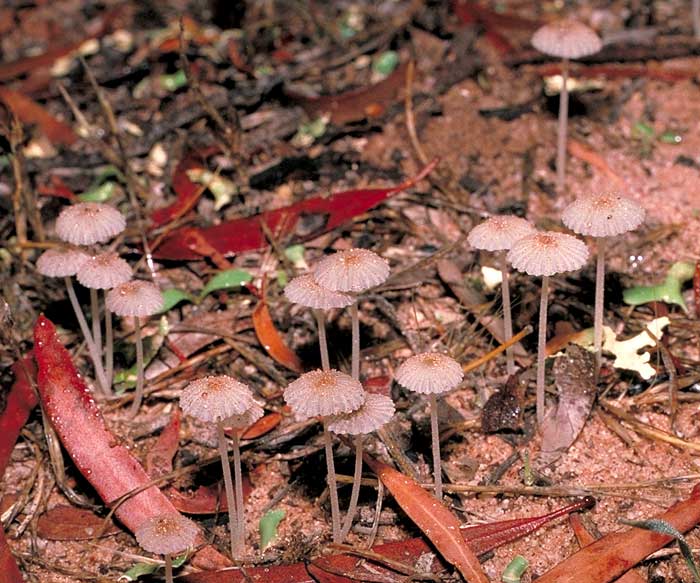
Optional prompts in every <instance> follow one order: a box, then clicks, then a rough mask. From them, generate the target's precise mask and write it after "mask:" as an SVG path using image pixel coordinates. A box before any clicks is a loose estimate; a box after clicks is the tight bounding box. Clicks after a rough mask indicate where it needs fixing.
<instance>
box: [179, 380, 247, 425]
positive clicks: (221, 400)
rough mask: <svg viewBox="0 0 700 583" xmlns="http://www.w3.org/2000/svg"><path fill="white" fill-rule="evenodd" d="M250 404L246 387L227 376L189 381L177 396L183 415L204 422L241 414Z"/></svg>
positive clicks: (222, 419) (212, 421)
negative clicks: (178, 396)
mask: <svg viewBox="0 0 700 583" xmlns="http://www.w3.org/2000/svg"><path fill="white" fill-rule="evenodd" d="M254 405H256V403H255V401H254V400H253V393H252V391H251V390H250V387H248V385H245V384H243V383H241V382H239V381H237V380H236V379H234V378H233V377H230V376H227V375H218V376H207V377H203V378H201V379H197V380H196V381H192V382H191V383H190V384H189V385H187V386H186V387H185V388H184V389H183V391H182V394H181V395H180V407H181V408H182V410H183V412H184V413H185V414H186V415H189V416H190V417H194V418H195V419H199V420H200V421H204V422H207V423H214V422H218V421H225V420H226V419H229V418H231V417H233V416H234V415H244V414H245V412H246V411H248V409H250V408H251V407H253V406H254Z"/></svg>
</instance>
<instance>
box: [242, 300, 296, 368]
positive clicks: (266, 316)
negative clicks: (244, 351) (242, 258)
mask: <svg viewBox="0 0 700 583" xmlns="http://www.w3.org/2000/svg"><path fill="white" fill-rule="evenodd" d="M253 328H255V334H256V336H257V337H258V340H259V341H260V344H261V345H262V347H263V348H264V349H265V351H266V352H267V353H268V354H269V355H270V356H271V357H272V358H274V359H275V361H276V362H278V363H279V364H281V365H282V366H285V367H287V368H288V369H289V370H291V371H294V372H296V373H299V374H301V372H302V370H303V368H302V365H301V360H299V357H298V356H297V355H296V353H295V352H294V351H293V350H292V349H291V348H289V346H287V343H286V342H285V341H284V338H282V335H281V334H280V333H279V331H278V330H277V327H276V326H275V323H274V322H273V321H272V317H271V316H270V310H269V309H268V307H267V302H266V301H265V296H264V290H263V292H262V294H261V298H260V300H259V301H258V305H257V306H255V310H254V311H253Z"/></svg>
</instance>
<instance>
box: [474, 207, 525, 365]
mask: <svg viewBox="0 0 700 583" xmlns="http://www.w3.org/2000/svg"><path fill="white" fill-rule="evenodd" d="M534 231H535V227H534V225H533V224H532V223H530V222H529V221H527V220H525V219H522V218H520V217H516V216H514V215H496V216H493V217H491V218H490V219H488V220H486V221H484V222H483V223H481V224H479V225H477V226H476V227H474V228H473V229H472V230H471V231H470V232H469V235H468V236H467V241H468V242H469V244H470V245H471V246H472V247H474V248H475V249H481V250H484V251H499V252H500V253H499V255H500V263H501V273H502V277H501V295H502V296H503V328H504V337H505V340H506V342H507V341H508V340H510V339H511V338H512V337H513V322H512V317H511V310H510V290H509V285H508V278H509V273H508V272H509V269H508V263H507V262H506V252H507V251H508V250H509V249H510V248H511V247H512V246H513V243H515V242H516V241H517V240H518V239H522V238H523V237H524V236H525V235H530V234H532V233H533V232H534ZM506 368H507V371H508V374H509V375H512V374H514V373H515V360H514V358H513V347H512V346H509V347H508V348H507V349H506Z"/></svg>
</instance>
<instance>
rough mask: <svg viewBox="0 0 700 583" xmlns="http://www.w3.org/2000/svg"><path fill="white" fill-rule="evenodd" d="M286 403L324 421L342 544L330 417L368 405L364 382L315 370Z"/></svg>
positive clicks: (334, 518) (288, 392)
mask: <svg viewBox="0 0 700 583" xmlns="http://www.w3.org/2000/svg"><path fill="white" fill-rule="evenodd" d="M284 400H285V401H286V402H287V405H289V407H290V408H291V409H292V412H293V413H294V414H295V415H296V416H297V417H298V418H300V419H308V418H309V417H321V422H322V424H323V441H324V445H325V448H326V467H327V481H328V489H329V492H330V499H331V522H332V526H333V542H336V543H337V542H339V541H340V505H339V504H338V490H337V486H336V479H335V464H334V462H333V442H332V441H331V434H330V432H329V430H328V417H330V416H332V415H342V414H344V413H351V412H352V411H356V410H357V409H359V408H360V407H361V406H362V404H363V403H364V402H365V391H364V389H363V388H362V385H361V384H360V382H359V381H358V380H356V379H354V378H352V377H351V376H348V375H346V374H345V373H342V372H340V371H337V370H333V369H331V370H312V371H311V372H307V373H305V374H303V375H301V376H300V377H299V378H298V379H297V380H295V381H293V382H291V383H290V384H289V385H288V386H287V388H286V389H285V390H284Z"/></svg>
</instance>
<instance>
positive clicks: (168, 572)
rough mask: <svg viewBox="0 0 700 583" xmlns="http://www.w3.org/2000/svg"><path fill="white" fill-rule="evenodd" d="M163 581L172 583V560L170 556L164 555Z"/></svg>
mask: <svg viewBox="0 0 700 583" xmlns="http://www.w3.org/2000/svg"><path fill="white" fill-rule="evenodd" d="M165 581H166V583H173V558H172V556H171V555H165Z"/></svg>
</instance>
